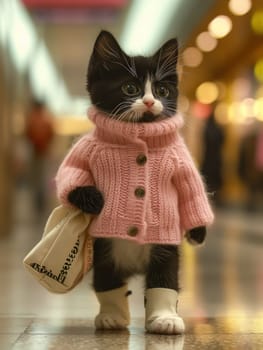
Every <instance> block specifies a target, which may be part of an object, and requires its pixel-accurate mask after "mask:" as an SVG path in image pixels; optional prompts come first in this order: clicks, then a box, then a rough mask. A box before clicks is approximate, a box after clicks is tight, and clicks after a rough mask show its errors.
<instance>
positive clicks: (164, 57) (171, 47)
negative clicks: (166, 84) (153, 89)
mask: <svg viewBox="0 0 263 350" xmlns="http://www.w3.org/2000/svg"><path fill="white" fill-rule="evenodd" d="M153 57H154V59H155V60H156V61H157V71H159V73H160V74H161V75H169V74H171V73H173V74H174V73H175V72H176V65H177V59H178V42H177V39H170V40H168V41H167V42H166V43H165V44H163V46H162V47H161V48H160V49H159V50H158V51H157V52H156V53H155V55H154V56H153Z"/></svg>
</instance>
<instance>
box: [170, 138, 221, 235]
mask: <svg viewBox="0 0 263 350" xmlns="http://www.w3.org/2000/svg"><path fill="white" fill-rule="evenodd" d="M175 152H176V159H177V167H176V168H177V170H176V172H175V174H174V177H173V182H174V184H175V186H176V189H177V193H178V206H179V215H180V222H181V224H180V225H181V228H182V230H189V229H191V228H195V227H199V226H206V225H210V224H212V222H213V219H214V215H213V212H212V209H211V207H210V204H209V201H208V198H207V194H206V190H205V186H204V183H203V181H202V178H201V175H200V174H199V172H198V170H197V168H196V166H195V164H194V162H193V159H192V157H191V155H190V153H189V151H188V149H187V147H186V145H185V143H184V141H183V139H182V138H181V136H179V138H178V143H177V145H176V150H175Z"/></svg>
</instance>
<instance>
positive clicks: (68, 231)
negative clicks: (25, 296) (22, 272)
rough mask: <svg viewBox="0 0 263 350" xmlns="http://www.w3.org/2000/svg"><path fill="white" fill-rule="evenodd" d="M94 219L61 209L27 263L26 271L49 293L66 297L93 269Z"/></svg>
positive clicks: (48, 223)
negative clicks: (89, 227)
mask: <svg viewBox="0 0 263 350" xmlns="http://www.w3.org/2000/svg"><path fill="white" fill-rule="evenodd" d="M89 223H90V215H88V214H85V213H83V212H82V211H80V210H79V209H73V208H69V207H64V206H59V207H57V208H55V209H54V210H53V211H52V213H51V215H50V216H49V218H48V221H47V223H46V226H45V229H44V233H43V237H42V239H41V240H40V242H39V243H38V244H37V245H36V246H35V247H34V248H33V249H32V250H31V251H30V252H29V253H28V254H27V256H26V257H25V258H24V260H23V264H24V266H25V268H26V269H27V270H28V271H29V272H30V273H31V274H32V275H33V277H34V278H35V279H36V280H37V281H38V282H39V283H40V284H41V285H42V286H44V287H45V288H46V289H48V290H49V291H50V292H53V293H66V292H68V291H69V290H71V289H72V288H74V287H75V286H76V285H77V284H78V283H79V282H80V281H81V279H82V277H83V276H84V274H85V273H86V272H87V271H89V270H90V269H91V267H92V259H93V244H92V238H91V237H90V236H89V234H88V226H89Z"/></svg>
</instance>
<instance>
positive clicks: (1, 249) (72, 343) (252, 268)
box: [0, 196, 263, 350]
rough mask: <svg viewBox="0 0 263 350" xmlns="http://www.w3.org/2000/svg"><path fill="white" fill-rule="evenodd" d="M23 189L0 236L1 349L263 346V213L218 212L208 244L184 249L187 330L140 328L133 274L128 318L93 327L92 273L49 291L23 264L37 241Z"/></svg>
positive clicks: (138, 287)
mask: <svg viewBox="0 0 263 350" xmlns="http://www.w3.org/2000/svg"><path fill="white" fill-rule="evenodd" d="M22 199H23V196H22V198H21V196H20V200H19V203H18V208H17V211H16V212H17V215H16V218H15V220H16V222H15V225H14V230H13V232H12V234H11V235H9V236H8V237H6V238H1V240H0V349H1V350H7V349H15V350H17V349H25V350H46V349H61V350H62V349H63V350H67V349H80V350H81V349H88V350H89V349H91V350H95V349H96V350H100V349H103V350H113V349H114V350H115V349H116V350H131V349H132V350H137V349H138V350H179V349H180V350H181V349H185V350H188V349H195V350H196V349H208V350H212V349H226V350H231V349H233V350H236V349H237V350H239V349H240V350H241V349H244V350H250V349H251V350H254V349H255V350H262V349H263V254H262V252H263V218H262V217H260V216H259V215H253V216H249V215H247V214H243V213H238V212H236V213H231V212H229V211H224V212H223V211H221V212H219V213H218V215H217V222H216V224H215V225H214V227H213V228H212V229H211V232H210V235H209V237H208V239H207V242H206V245H205V246H204V247H202V248H198V249H196V248H192V247H190V246H189V245H187V244H185V245H184V246H183V248H182V258H181V259H182V273H181V281H182V293H181V296H180V304H179V312H180V314H181V315H182V316H183V317H184V319H185V322H186V325H187V331H186V334H185V335H184V336H158V335H149V334H145V332H144V325H143V323H144V320H143V313H144V308H143V283H142V280H141V278H139V277H138V278H137V279H134V280H132V281H131V289H132V290H133V294H132V295H131V297H130V306H131V313H132V324H131V327H130V328H129V330H127V331H121V332H96V331H95V330H94V327H93V321H92V320H93V318H94V316H95V315H96V313H97V311H98V304H97V301H96V299H95V297H94V295H93V293H92V290H91V287H90V276H89V277H87V279H86V280H84V281H82V283H81V284H80V285H79V286H78V287H77V288H76V289H75V290H73V291H72V292H70V293H69V294H67V295H53V294H50V293H48V292H47V291H45V290H44V289H43V288H42V287H41V286H39V285H38V284H37V283H36V282H35V281H34V280H33V278H32V277H31V276H29V275H28V274H27V273H26V272H25V271H24V269H23V267H22V263H21V262H22V258H23V257H24V256H25V254H26V253H27V252H28V251H29V250H30V249H31V247H32V246H33V245H34V244H35V243H36V242H37V241H38V239H39V237H40V235H41V225H39V224H37V223H35V224H34V222H33V218H32V216H31V215H29V213H31V212H32V211H31V209H32V208H31V209H30V208H28V204H27V205H26V206H25V205H24V203H26V201H23V200H22Z"/></svg>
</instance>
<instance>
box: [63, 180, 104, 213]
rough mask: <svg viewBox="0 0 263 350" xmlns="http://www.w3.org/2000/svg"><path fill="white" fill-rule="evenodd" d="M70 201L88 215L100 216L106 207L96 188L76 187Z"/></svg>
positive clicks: (69, 197)
mask: <svg viewBox="0 0 263 350" xmlns="http://www.w3.org/2000/svg"><path fill="white" fill-rule="evenodd" d="M68 200H69V202H70V203H71V204H73V205H74V206H76V207H77V208H79V209H80V210H82V211H83V212H85V213H88V214H95V215H98V214H99V213H100V212H101V210H102V208H103V206H104V199H103V196H102V194H101V192H100V191H99V190H97V188H96V187H95V186H83V187H76V188H75V189H74V190H72V191H71V192H70V193H69V195H68Z"/></svg>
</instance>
